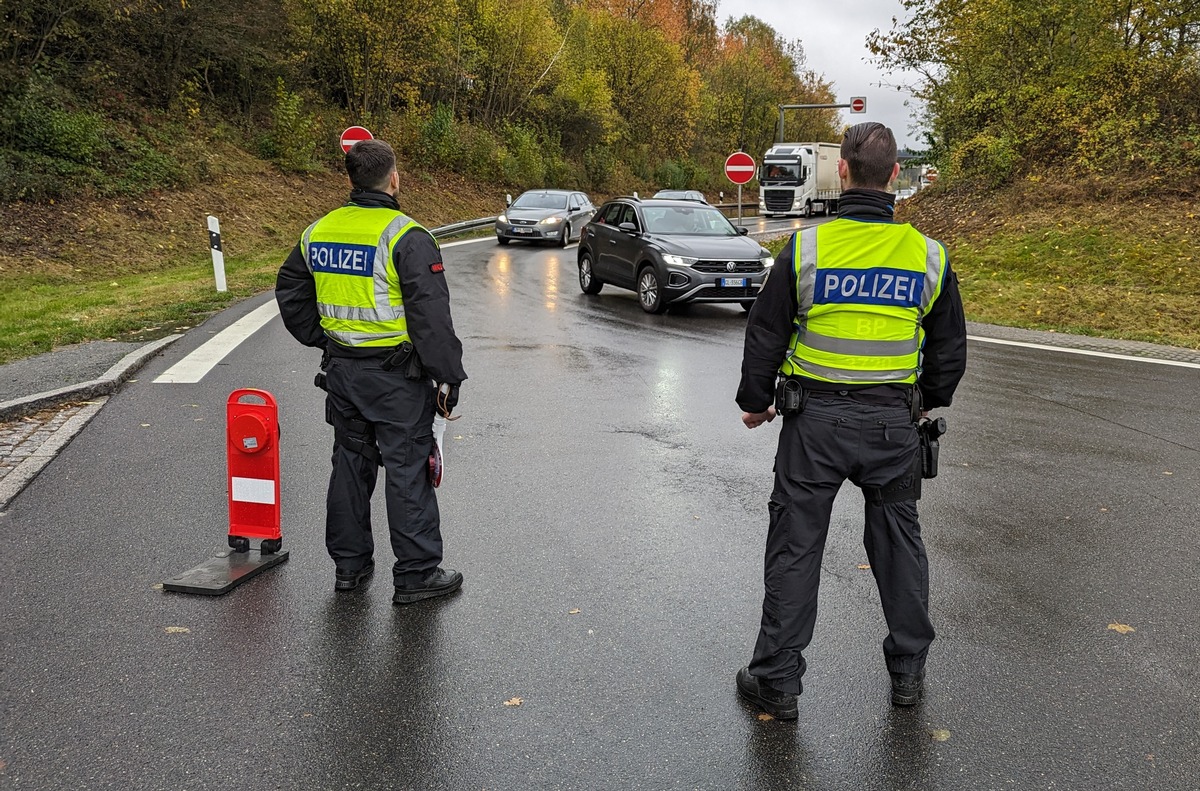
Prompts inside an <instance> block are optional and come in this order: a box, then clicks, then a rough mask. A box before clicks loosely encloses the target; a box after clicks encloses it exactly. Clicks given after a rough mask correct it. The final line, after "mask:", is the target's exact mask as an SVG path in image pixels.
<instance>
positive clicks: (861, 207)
mask: <svg viewBox="0 0 1200 791" xmlns="http://www.w3.org/2000/svg"><path fill="white" fill-rule="evenodd" d="M895 202H896V199H895V198H894V197H893V196H892V194H891V193H890V192H884V191H883V190H871V189H862V188H859V187H855V188H853V189H848V190H846V191H845V192H843V193H842V197H841V198H839V199H838V216H839V217H848V218H850V219H853V220H876V221H878V220H891V219H892V213H893V211H894V210H895Z"/></svg>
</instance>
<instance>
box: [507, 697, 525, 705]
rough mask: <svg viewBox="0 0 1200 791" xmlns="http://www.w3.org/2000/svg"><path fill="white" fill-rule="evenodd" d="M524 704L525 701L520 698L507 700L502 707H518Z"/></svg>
mask: <svg viewBox="0 0 1200 791" xmlns="http://www.w3.org/2000/svg"><path fill="white" fill-rule="evenodd" d="M524 702H525V701H524V699H522V698H509V699H508V700H506V701H504V705H505V706H520V705H521V704H522V703H524Z"/></svg>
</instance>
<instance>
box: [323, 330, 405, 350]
mask: <svg viewBox="0 0 1200 791" xmlns="http://www.w3.org/2000/svg"><path fill="white" fill-rule="evenodd" d="M325 334H326V335H328V336H329V337H330V338H333V339H334V340H335V341H337V342H338V343H340V344H342V345H343V346H361V345H362V344H364V343H366V342H368V341H377V340H382V339H385V338H406V337H408V333H407V332H335V331H333V330H325Z"/></svg>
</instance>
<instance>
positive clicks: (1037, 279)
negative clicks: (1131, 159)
mask: <svg viewBox="0 0 1200 791" xmlns="http://www.w3.org/2000/svg"><path fill="white" fill-rule="evenodd" d="M1198 196H1200V187H1197V186H1196V185H1182V186H1181V185H1171V186H1170V187H1169V188H1168V187H1167V186H1166V185H1163V186H1160V187H1155V186H1154V185H1146V184H1145V183H1141V184H1129V183H1119V182H1110V181H1101V180H1094V181H1067V180H1060V181H1054V180H1038V181H1030V180H1025V181H1022V182H1019V183H1018V184H1016V185H1013V186H1011V187H1009V188H1006V189H1003V190H989V191H982V190H976V191H970V190H952V189H945V190H937V189H934V190H926V191H924V192H922V193H919V194H918V195H917V196H916V197H915V198H913V199H912V200H910V201H905V202H904V203H902V204H901V208H900V210H899V212H898V217H899V218H900V219H903V220H906V221H909V222H912V223H913V224H914V225H915V226H917V227H918V228H919V229H920V230H922V231H923V232H925V233H926V234H928V235H929V236H932V237H934V238H936V239H939V240H941V241H942V242H943V243H944V244H945V245H946V247H947V249H948V251H949V253H950V257H951V262H952V264H953V266H954V269H955V271H956V272H957V273H958V276H959V281H960V285H961V289H962V294H963V301H964V304H965V307H966V311H967V318H968V319H969V320H972V321H979V322H985V323H992V324H1004V325H1009V326H1016V327H1027V328H1031V329H1042V330H1051V331H1057V332H1070V333H1077V334H1082V335H1098V336H1103V337H1110V338H1124V339H1130V340H1141V341H1150V342H1154V343H1165V344H1169V345H1173V346H1183V347H1188V348H1193V349H1195V348H1200V261H1198V258H1200V253H1198V252H1197V250H1196V244H1197V242H1198V241H1200V197H1198Z"/></svg>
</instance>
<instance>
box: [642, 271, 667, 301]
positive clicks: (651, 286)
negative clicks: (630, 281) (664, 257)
mask: <svg viewBox="0 0 1200 791" xmlns="http://www.w3.org/2000/svg"><path fill="white" fill-rule="evenodd" d="M637 295H638V303H639V304H641V306H642V310H644V311H646V312H647V313H662V312H663V311H664V310H666V309H667V301H666V299H664V298H663V293H662V287H661V286H660V285H659V283H658V274H657V273H656V272H655V271H654V267H652V266H646V267H642V271H641V272H638V282H637Z"/></svg>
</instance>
